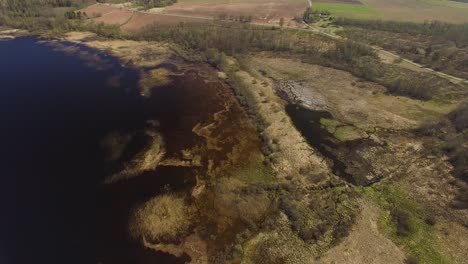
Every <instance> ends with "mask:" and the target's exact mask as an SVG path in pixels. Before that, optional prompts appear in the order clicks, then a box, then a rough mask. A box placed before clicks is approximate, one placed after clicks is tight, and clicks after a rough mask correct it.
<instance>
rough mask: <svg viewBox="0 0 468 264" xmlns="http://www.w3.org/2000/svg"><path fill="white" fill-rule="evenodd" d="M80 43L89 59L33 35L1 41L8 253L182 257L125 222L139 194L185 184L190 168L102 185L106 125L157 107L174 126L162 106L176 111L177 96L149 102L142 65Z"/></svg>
mask: <svg viewBox="0 0 468 264" xmlns="http://www.w3.org/2000/svg"><path fill="white" fill-rule="evenodd" d="M64 45H66V46H73V45H72V44H64ZM79 49H80V50H81V51H85V52H87V53H86V57H87V58H88V59H83V58H80V56H78V55H76V54H75V55H72V54H67V53H65V52H63V51H57V50H55V48H54V47H52V46H50V45H46V44H40V43H37V39H34V38H19V39H15V40H11V41H0V121H1V124H2V126H1V129H0V141H1V142H0V146H1V148H0V149H1V150H0V163H1V167H0V168H1V176H0V177H1V183H0V193H1V194H0V195H1V200H0V202H1V209H2V212H1V218H0V228H1V230H0V234H1V235H0V263H80V264H81V263H98V262H101V263H180V262H182V263H183V262H184V259H175V258H172V257H170V256H168V255H165V254H157V253H154V252H152V251H147V250H144V249H143V248H141V247H138V246H137V245H136V244H135V243H132V242H130V241H128V240H126V231H125V225H126V217H127V215H126V214H127V213H128V211H129V210H130V209H131V208H132V207H133V206H134V205H135V203H136V202H138V201H141V200H144V199H147V198H148V197H151V196H152V195H154V194H155V193H157V192H159V190H160V187H161V186H163V185H166V184H168V183H169V184H173V185H174V186H176V185H181V186H186V178H185V177H186V174H187V173H188V172H185V171H183V170H181V171H177V170H171V169H170V168H167V169H165V170H159V171H157V172H155V173H154V174H156V175H162V176H161V177H156V178H155V177H151V176H154V175H146V176H142V177H141V178H139V180H136V181H132V182H130V183H128V184H116V185H113V186H103V185H102V182H103V178H104V176H105V175H106V171H105V166H104V155H103V151H102V150H101V148H100V141H101V140H102V138H103V137H104V136H105V135H106V134H108V133H110V132H112V131H138V130H139V129H142V128H143V127H144V126H145V122H146V120H148V119H152V118H154V117H163V116H165V117H166V119H168V120H171V122H172V123H171V124H170V125H166V126H165V123H164V122H162V128H163V129H164V130H166V131H170V130H171V128H174V127H175V126H176V125H177V124H174V119H173V118H169V117H167V115H165V114H164V113H166V114H167V113H168V111H169V113H170V115H172V116H176V115H177V113H178V112H177V110H178V109H175V107H174V106H173V105H174V100H175V99H176V98H172V100H164V98H159V99H157V100H155V99H153V100H152V102H153V103H156V104H158V103H159V105H157V106H154V105H153V106H151V107H148V102H146V103H145V102H144V99H142V97H140V96H139V94H138V92H137V89H136V82H137V76H138V74H137V73H136V72H135V71H133V70H131V69H127V68H124V67H122V66H120V63H119V62H118V61H117V60H116V59H114V58H111V57H109V56H106V55H103V54H97V53H96V52H95V51H92V50H88V49H87V48H84V47H79ZM89 58H92V59H93V61H94V62H96V61H98V62H100V63H99V65H102V63H103V62H104V64H105V66H106V67H98V69H97V68H96V67H93V66H91V65H92V64H95V63H90V61H89ZM94 66H96V65H94ZM116 79H117V80H118V82H116V81H115V80H116ZM112 80H114V81H112ZM162 91H164V90H162ZM169 96H173V95H171V94H169ZM165 101H168V102H167V103H164V102H165ZM169 104H171V108H170V109H169V110H167V108H165V106H168V105H169ZM180 109H182V108H180ZM176 120H178V119H176ZM183 136H184V135H181V137H183ZM187 177H188V176H187ZM175 188H177V186H176V187H175Z"/></svg>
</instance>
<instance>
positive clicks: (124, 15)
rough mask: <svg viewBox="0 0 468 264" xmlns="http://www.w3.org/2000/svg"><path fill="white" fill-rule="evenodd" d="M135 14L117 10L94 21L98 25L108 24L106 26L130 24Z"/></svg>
mask: <svg viewBox="0 0 468 264" xmlns="http://www.w3.org/2000/svg"><path fill="white" fill-rule="evenodd" d="M132 15H133V12H132V11H129V10H124V9H122V10H120V9H115V10H112V11H110V12H108V13H106V14H105V15H103V16H101V17H96V18H94V21H96V22H98V23H101V22H102V23H106V24H117V25H122V24H125V23H126V22H128V21H129V20H130V19H131V18H132Z"/></svg>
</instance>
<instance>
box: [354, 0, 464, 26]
mask: <svg viewBox="0 0 468 264" xmlns="http://www.w3.org/2000/svg"><path fill="white" fill-rule="evenodd" d="M361 2H362V3H363V4H365V5H367V6H369V7H371V8H373V9H375V10H377V11H379V12H380V13H381V16H382V19H387V20H399V21H413V22H424V21H426V20H427V21H431V20H439V21H446V22H452V23H464V22H468V3H460V2H455V1H450V0H361Z"/></svg>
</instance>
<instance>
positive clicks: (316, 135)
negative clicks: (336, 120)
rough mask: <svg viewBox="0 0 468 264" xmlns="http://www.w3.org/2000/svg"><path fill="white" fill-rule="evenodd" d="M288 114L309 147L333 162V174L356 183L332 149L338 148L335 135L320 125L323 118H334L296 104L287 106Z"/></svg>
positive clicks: (326, 113) (325, 112)
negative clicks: (334, 139)
mask: <svg viewBox="0 0 468 264" xmlns="http://www.w3.org/2000/svg"><path fill="white" fill-rule="evenodd" d="M286 113H287V114H288V115H289V116H290V117H291V120H292V121H293V123H294V126H295V127H296V128H297V130H299V132H301V134H302V136H303V137H304V138H305V139H306V140H307V142H308V143H309V145H310V146H312V147H313V148H315V149H317V150H318V151H319V152H320V153H321V154H322V155H323V156H325V157H326V158H328V159H330V160H331V161H332V162H333V165H332V171H333V173H334V174H335V175H337V176H340V177H342V178H344V179H345V180H347V181H348V182H351V183H355V181H354V179H353V176H352V175H350V174H349V173H347V172H346V165H345V164H344V163H343V162H342V161H340V160H339V159H338V158H337V157H336V155H335V154H334V153H333V151H332V148H336V147H337V143H336V142H334V141H333V140H332V138H333V134H331V133H330V132H328V130H327V129H326V128H324V127H322V125H321V124H320V119H321V118H327V119H333V116H332V115H331V114H330V113H329V112H327V111H313V110H309V109H307V108H304V107H302V106H299V105H294V104H288V105H286Z"/></svg>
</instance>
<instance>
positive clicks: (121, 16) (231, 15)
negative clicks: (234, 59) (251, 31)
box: [82, 0, 309, 31]
mask: <svg viewBox="0 0 468 264" xmlns="http://www.w3.org/2000/svg"><path fill="white" fill-rule="evenodd" d="M308 6H309V3H308V1H306V0H289V1H288V0H275V1H268V0H254V1H247V0H235V1H225V0H181V1H179V2H178V3H176V4H174V5H170V6H166V7H162V8H151V9H147V10H141V9H139V8H138V7H135V5H131V4H129V3H118V4H94V5H91V6H88V7H87V8H85V9H83V10H82V11H84V12H86V14H87V15H88V16H89V17H91V18H93V20H95V21H96V22H103V23H106V24H118V25H120V26H122V29H124V30H126V31H137V30H138V29H140V28H142V27H144V26H145V25H151V24H154V23H155V24H161V25H167V24H178V23H180V22H185V23H196V22H207V21H211V20H213V19H219V18H222V19H231V20H248V21H250V22H256V23H263V24H274V25H278V23H279V21H280V20H281V19H282V18H283V19H284V21H285V25H286V26H295V25H297V22H296V21H294V18H295V17H302V14H303V12H304V10H306V9H307V8H308ZM136 11H138V12H136Z"/></svg>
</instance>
